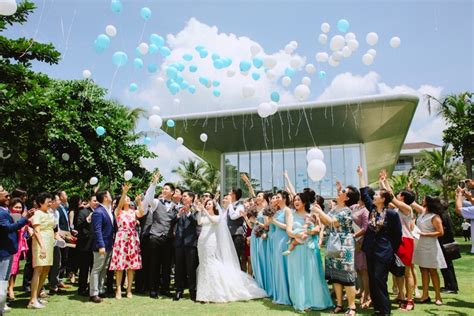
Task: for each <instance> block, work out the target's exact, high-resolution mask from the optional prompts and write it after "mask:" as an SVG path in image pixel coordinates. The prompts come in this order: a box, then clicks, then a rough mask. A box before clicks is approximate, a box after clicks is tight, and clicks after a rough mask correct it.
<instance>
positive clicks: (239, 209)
mask: <svg viewBox="0 0 474 316" xmlns="http://www.w3.org/2000/svg"><path fill="white" fill-rule="evenodd" d="M229 197H230V204H229V206H228V208H227V226H228V227H229V231H230V234H231V235H232V240H233V241H234V246H235V251H237V256H238V257H239V262H240V264H241V266H242V255H243V252H244V248H245V238H244V219H243V217H242V214H243V213H244V212H245V209H244V205H243V204H242V202H240V198H241V197H242V190H241V189H240V188H232V189H231V190H230V192H229ZM242 270H244V268H243V267H242Z"/></svg>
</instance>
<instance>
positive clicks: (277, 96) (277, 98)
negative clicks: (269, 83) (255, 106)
mask: <svg viewBox="0 0 474 316" xmlns="http://www.w3.org/2000/svg"><path fill="white" fill-rule="evenodd" d="M270 99H272V101H273V102H278V101H280V94H279V93H278V92H276V91H273V92H272V94H271V95H270Z"/></svg>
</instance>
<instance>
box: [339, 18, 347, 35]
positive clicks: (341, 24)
mask: <svg viewBox="0 0 474 316" xmlns="http://www.w3.org/2000/svg"><path fill="white" fill-rule="evenodd" d="M336 26H337V29H338V30H339V31H340V32H342V33H346V32H347V31H348V30H349V22H348V21H347V20H345V19H340V20H339V21H337V25H336Z"/></svg>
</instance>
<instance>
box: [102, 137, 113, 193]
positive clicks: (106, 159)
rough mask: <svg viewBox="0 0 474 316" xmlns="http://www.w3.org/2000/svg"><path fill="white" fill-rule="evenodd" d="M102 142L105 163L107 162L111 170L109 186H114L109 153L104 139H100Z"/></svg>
mask: <svg viewBox="0 0 474 316" xmlns="http://www.w3.org/2000/svg"><path fill="white" fill-rule="evenodd" d="M100 140H101V141H102V148H101V150H102V152H103V153H104V155H105V161H106V162H107V168H108V169H109V186H111V185H112V169H110V163H109V155H107V152H106V151H105V142H104V139H103V138H102V137H101V139H100Z"/></svg>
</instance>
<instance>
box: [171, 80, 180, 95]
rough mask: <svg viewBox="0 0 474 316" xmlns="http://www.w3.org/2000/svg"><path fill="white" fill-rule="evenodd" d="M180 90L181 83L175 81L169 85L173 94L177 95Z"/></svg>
mask: <svg viewBox="0 0 474 316" xmlns="http://www.w3.org/2000/svg"><path fill="white" fill-rule="evenodd" d="M179 90H180V86H179V84H177V83H176V82H173V83H172V84H171V85H170V86H169V91H170V92H171V94H172V95H175V94H176V93H178V92H179Z"/></svg>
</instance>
